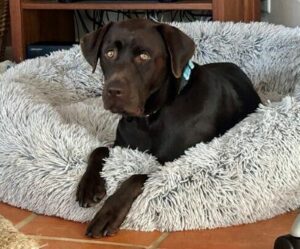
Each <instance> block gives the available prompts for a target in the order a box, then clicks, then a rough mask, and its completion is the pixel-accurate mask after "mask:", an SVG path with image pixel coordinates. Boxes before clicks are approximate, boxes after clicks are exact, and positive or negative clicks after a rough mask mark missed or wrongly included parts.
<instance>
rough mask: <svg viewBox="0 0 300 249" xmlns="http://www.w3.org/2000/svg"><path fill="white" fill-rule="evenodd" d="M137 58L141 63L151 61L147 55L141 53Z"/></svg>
mask: <svg viewBox="0 0 300 249" xmlns="http://www.w3.org/2000/svg"><path fill="white" fill-rule="evenodd" d="M139 57H140V59H141V60H142V61H148V60H150V59H151V57H150V55H149V54H148V53H141V54H140V55H139Z"/></svg>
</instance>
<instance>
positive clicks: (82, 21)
mask: <svg viewBox="0 0 300 249" xmlns="http://www.w3.org/2000/svg"><path fill="white" fill-rule="evenodd" d="M75 11H76V13H77V15H78V17H79V20H80V23H81V26H82V28H83V30H84V32H86V33H89V32H90V31H89V29H88V27H87V26H86V24H85V22H84V20H83V18H82V16H81V13H80V11H78V10H75Z"/></svg>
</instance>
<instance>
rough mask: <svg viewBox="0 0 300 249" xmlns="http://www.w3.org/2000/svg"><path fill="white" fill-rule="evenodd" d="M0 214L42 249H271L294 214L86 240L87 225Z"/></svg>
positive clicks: (10, 211)
mask: <svg viewBox="0 0 300 249" xmlns="http://www.w3.org/2000/svg"><path fill="white" fill-rule="evenodd" d="M0 214H1V215H3V216H5V217H6V218H8V219H9V220H11V221H12V222H13V223H14V224H15V225H16V227H17V228H18V229H19V230H20V231H21V232H23V233H25V234H27V235H30V236H32V237H34V238H36V239H38V240H39V242H40V245H41V246H43V247H42V248H43V249H96V248H97V249H99V248H100V249H142V248H144V249H157V248H160V249H208V248H209V249H273V244H274V241H275V239H276V238H277V237H278V236H279V235H283V234H287V233H288V232H289V230H290V227H291V225H292V223H293V221H294V219H295V217H296V212H291V213H288V214H285V215H281V216H278V217H275V218H273V219H270V220H267V221H262V222H257V223H255V224H249V225H242V226H237V227H230V228H222V229H215V230H205V231H203V230H202V231H187V232H172V233H161V232H151V233H146V232H134V231H126V230H122V231H120V232H119V234H117V235H116V236H114V237H109V238H103V239H89V238H87V237H85V236H84V232H85V228H86V224H81V223H77V222H72V221H66V220H63V219H59V218H55V217H47V216H42V215H36V214H34V213H31V212H28V211H25V210H21V209H18V208H15V207H11V206H9V205H6V204H3V203H0Z"/></svg>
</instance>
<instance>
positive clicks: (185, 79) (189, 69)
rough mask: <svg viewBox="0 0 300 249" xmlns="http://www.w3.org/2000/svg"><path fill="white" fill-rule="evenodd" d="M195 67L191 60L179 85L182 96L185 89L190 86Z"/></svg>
mask: <svg viewBox="0 0 300 249" xmlns="http://www.w3.org/2000/svg"><path fill="white" fill-rule="evenodd" d="M194 67H195V65H194V63H193V62H192V61H191V60H189V62H188V64H186V66H185V67H184V69H183V73H182V77H181V80H180V84H179V89H178V94H180V92H181V91H182V90H183V88H185V86H186V85H187V84H188V82H189V79H190V77H191V73H192V70H193V69H194Z"/></svg>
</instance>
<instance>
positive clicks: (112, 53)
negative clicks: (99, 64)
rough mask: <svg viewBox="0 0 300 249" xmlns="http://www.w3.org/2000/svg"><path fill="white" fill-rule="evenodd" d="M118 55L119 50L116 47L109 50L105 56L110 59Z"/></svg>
mask: <svg viewBox="0 0 300 249" xmlns="http://www.w3.org/2000/svg"><path fill="white" fill-rule="evenodd" d="M116 56H117V51H116V50H115V49H111V50H108V51H107V52H106V53H105V57H106V58H108V59H114V58H116Z"/></svg>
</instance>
